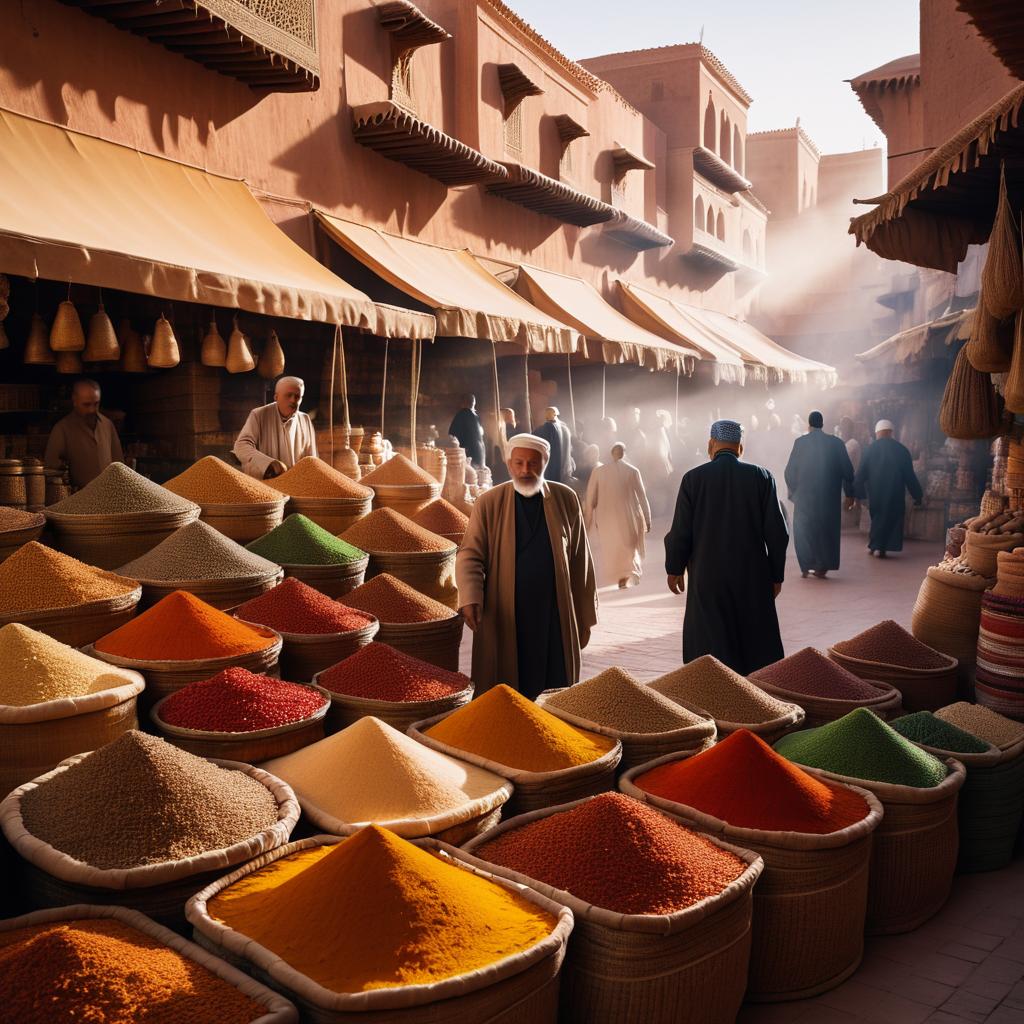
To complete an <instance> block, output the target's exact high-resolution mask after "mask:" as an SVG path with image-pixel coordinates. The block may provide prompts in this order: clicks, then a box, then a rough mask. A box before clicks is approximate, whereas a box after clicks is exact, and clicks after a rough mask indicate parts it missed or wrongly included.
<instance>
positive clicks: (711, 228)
mask: <svg viewBox="0 0 1024 1024" xmlns="http://www.w3.org/2000/svg"><path fill="white" fill-rule="evenodd" d="M707 232H708V234H709V235H713V234H714V233H715V211H714V210H713V209H711V207H710V206H709V207H708V223H707Z"/></svg>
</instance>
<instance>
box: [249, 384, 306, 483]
mask: <svg viewBox="0 0 1024 1024" xmlns="http://www.w3.org/2000/svg"><path fill="white" fill-rule="evenodd" d="M305 389H306V385H305V384H304V383H303V381H302V380H301V379H300V378H298V377H282V378H281V379H280V380H279V381H278V382H277V385H276V386H275V387H274V400H273V402H271V403H270V404H269V405H261V406H260V407H259V408H258V409H253V411H252V412H251V413H249V418H248V419H247V420H246V421H245V426H244V427H242V430H241V433H240V434H239V435H238V438H237V439H236V440H235V447H234V449H233V451H234V453H235V455H236V456H237V458H238V461H239V462H240V463H241V464H242V469H243V470H244V471H245V472H246V473H248V474H249V476H254V477H256V479H257V480H266V479H269V478H271V477H275V476H280V475H281V474H282V473H283V472H284V471H285V470H286V469H291V467H292V466H294V465H295V463H296V462H298V461H299V459H304V458H305V457H306V456H307V455H316V454H317V451H316V434H315V433H314V431H313V421H312V420H311V419H310V418H309V417H308V416H307V415H306V414H305V413H304V412H300V411H299V406H300V405H301V404H302V395H303V392H304V391H305Z"/></svg>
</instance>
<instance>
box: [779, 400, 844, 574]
mask: <svg viewBox="0 0 1024 1024" xmlns="http://www.w3.org/2000/svg"><path fill="white" fill-rule="evenodd" d="M807 425H808V427H810V429H809V430H808V432H807V433H806V434H804V435H803V437H798V438H797V439H796V440H795V441H794V442H793V451H792V453H791V454H790V456H789V462H788V463H787V464H786V487H787V488H788V489H789V500H790V501H792V502H793V540H794V543H795V544H796V557H797V561H799V563H800V574H801V575H802V576H803V577H804V579H806V578H807V574H808V573H813V574H814V575H815V576H817V577H818V578H819V579H824V578H825V577H826V576H827V575H828V572H829V570H830V569H838V568H839V546H840V537H841V535H842V530H843V509H842V494H843V493H845V494H846V497H847V498H850V499H852V498H853V465H852V464H851V463H850V456H849V455H848V454H847V453H846V445H845V444H843V442H842V441H840V440H839V438H838V437H833V436H832V435H831V434H826V433H825V431H824V430H822V427H823V426H824V418H823V417H822V415H821V413H820V412H812V413H811V414H810V416H808V417H807Z"/></svg>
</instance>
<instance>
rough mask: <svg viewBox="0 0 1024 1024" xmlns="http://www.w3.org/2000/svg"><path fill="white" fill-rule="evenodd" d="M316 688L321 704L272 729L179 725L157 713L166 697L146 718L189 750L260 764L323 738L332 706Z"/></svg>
mask: <svg viewBox="0 0 1024 1024" xmlns="http://www.w3.org/2000/svg"><path fill="white" fill-rule="evenodd" d="M316 689H317V690H318V691H319V692H320V694H321V695H322V696H323V697H324V698H326V701H327V702H326V703H325V704H324V706H323V707H322V708H319V709H317V710H316V711H315V712H314V713H313V714H312V715H309V716H308V717H307V718H302V719H300V720H299V721H297V722H289V723H288V724H287V725H280V726H277V727H276V728H273V729H256V730H253V731H251V732H212V731H206V730H201V729H183V728H182V727H181V726H179V725H170V724H169V723H168V722H165V721H164V720H163V718H161V717H160V706H161V705H162V704H163V703H164V701H165V700H167V698H166V697H163V698H161V699H160V700H159V701H157V703H156V704H155V705H154V706H153V707H152V708H150V711H149V718H150V721H151V722H152V723H153V725H154V726H155V727H156V730H157V732H158V733H159V734H160V736H161V737H163V739H165V740H167V742H168V743H173V744H174V745H175V746H176V747H181V749H182V750H187V751H188V752H189V753H190V754H195V755H197V756H198V757H207V758H218V759H220V760H223V761H240V762H242V763H243V764H259V763H260V762H261V761H269V760H270V759H271V758H274V757H284V756H285V754H291V753H294V752H295V751H296V750H301V749H302V748H303V747H308V746H309V744H310V743H316V742H317V740H322V739H323V738H324V736H325V735H326V732H325V729H324V723H325V721H326V719H327V712H328V709H329V708H330V706H331V695H330V694H329V693H328V692H327V691H326V690H324V689H323V688H321V687H319V686H318V687H316Z"/></svg>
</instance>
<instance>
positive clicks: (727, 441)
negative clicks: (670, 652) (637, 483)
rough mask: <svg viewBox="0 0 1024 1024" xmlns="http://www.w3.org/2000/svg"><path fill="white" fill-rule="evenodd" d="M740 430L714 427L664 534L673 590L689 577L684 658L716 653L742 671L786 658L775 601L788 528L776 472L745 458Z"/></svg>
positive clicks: (725, 423) (732, 425) (724, 424)
mask: <svg viewBox="0 0 1024 1024" xmlns="http://www.w3.org/2000/svg"><path fill="white" fill-rule="evenodd" d="M741 440H742V428H741V427H740V425H739V424H738V423H736V422H735V421H734V420H718V421H716V422H715V423H713V424H712V425H711V439H710V441H709V442H708V457H709V459H710V461H709V462H707V463H705V464H704V465H702V466H698V467H697V468H696V469H691V470H690V472H689V473H687V474H686V475H685V476H684V477H683V480H682V483H681V484H680V485H679V496H678V498H677V499H676V511H675V517H674V518H673V520H672V528H671V529H670V530H669V532H668V535H667V536H666V537H665V571H666V572H667V573H668V587H669V590H671V591H672V593H673V594H681V593H683V590H684V583H683V574H684V573H686V574H687V575H688V576H689V585H690V590H689V594H688V595H687V598H686V617H685V619H684V621H683V661H687V662H689V661H693V660H694V659H696V658H699V657H701V656H702V655H705V654H713V655H714V656H715V657H716V658H718V660H719V661H722V662H724V663H725V664H726V665H728V666H729V667H730V668H732V669H733V670H734V671H736V672H739V673H740V674H741V675H749V673H751V672H755V671H756V670H757V669H759V668H763V667H764V666H765V665H770V664H771V663H772V662H773V661H778V660H779V659H780V658H782V657H783V649H782V637H781V636H780V635H779V617H778V614H777V612H776V610H775V599H776V598H777V597H778V596H779V592H780V591H781V590H782V581H783V578H784V576H785V570H786V547H787V546H788V544H789V531H788V530H787V529H786V520H785V518H784V517H783V514H782V506H781V505H780V504H779V496H778V494H777V492H776V489H775V478H774V477H773V476H772V475H771V473H769V472H768V470H766V469H762V468H761V467H760V466H754V465H749V464H746V463H742V462H740V455H742V453H743V445H742V444H741Z"/></svg>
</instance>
